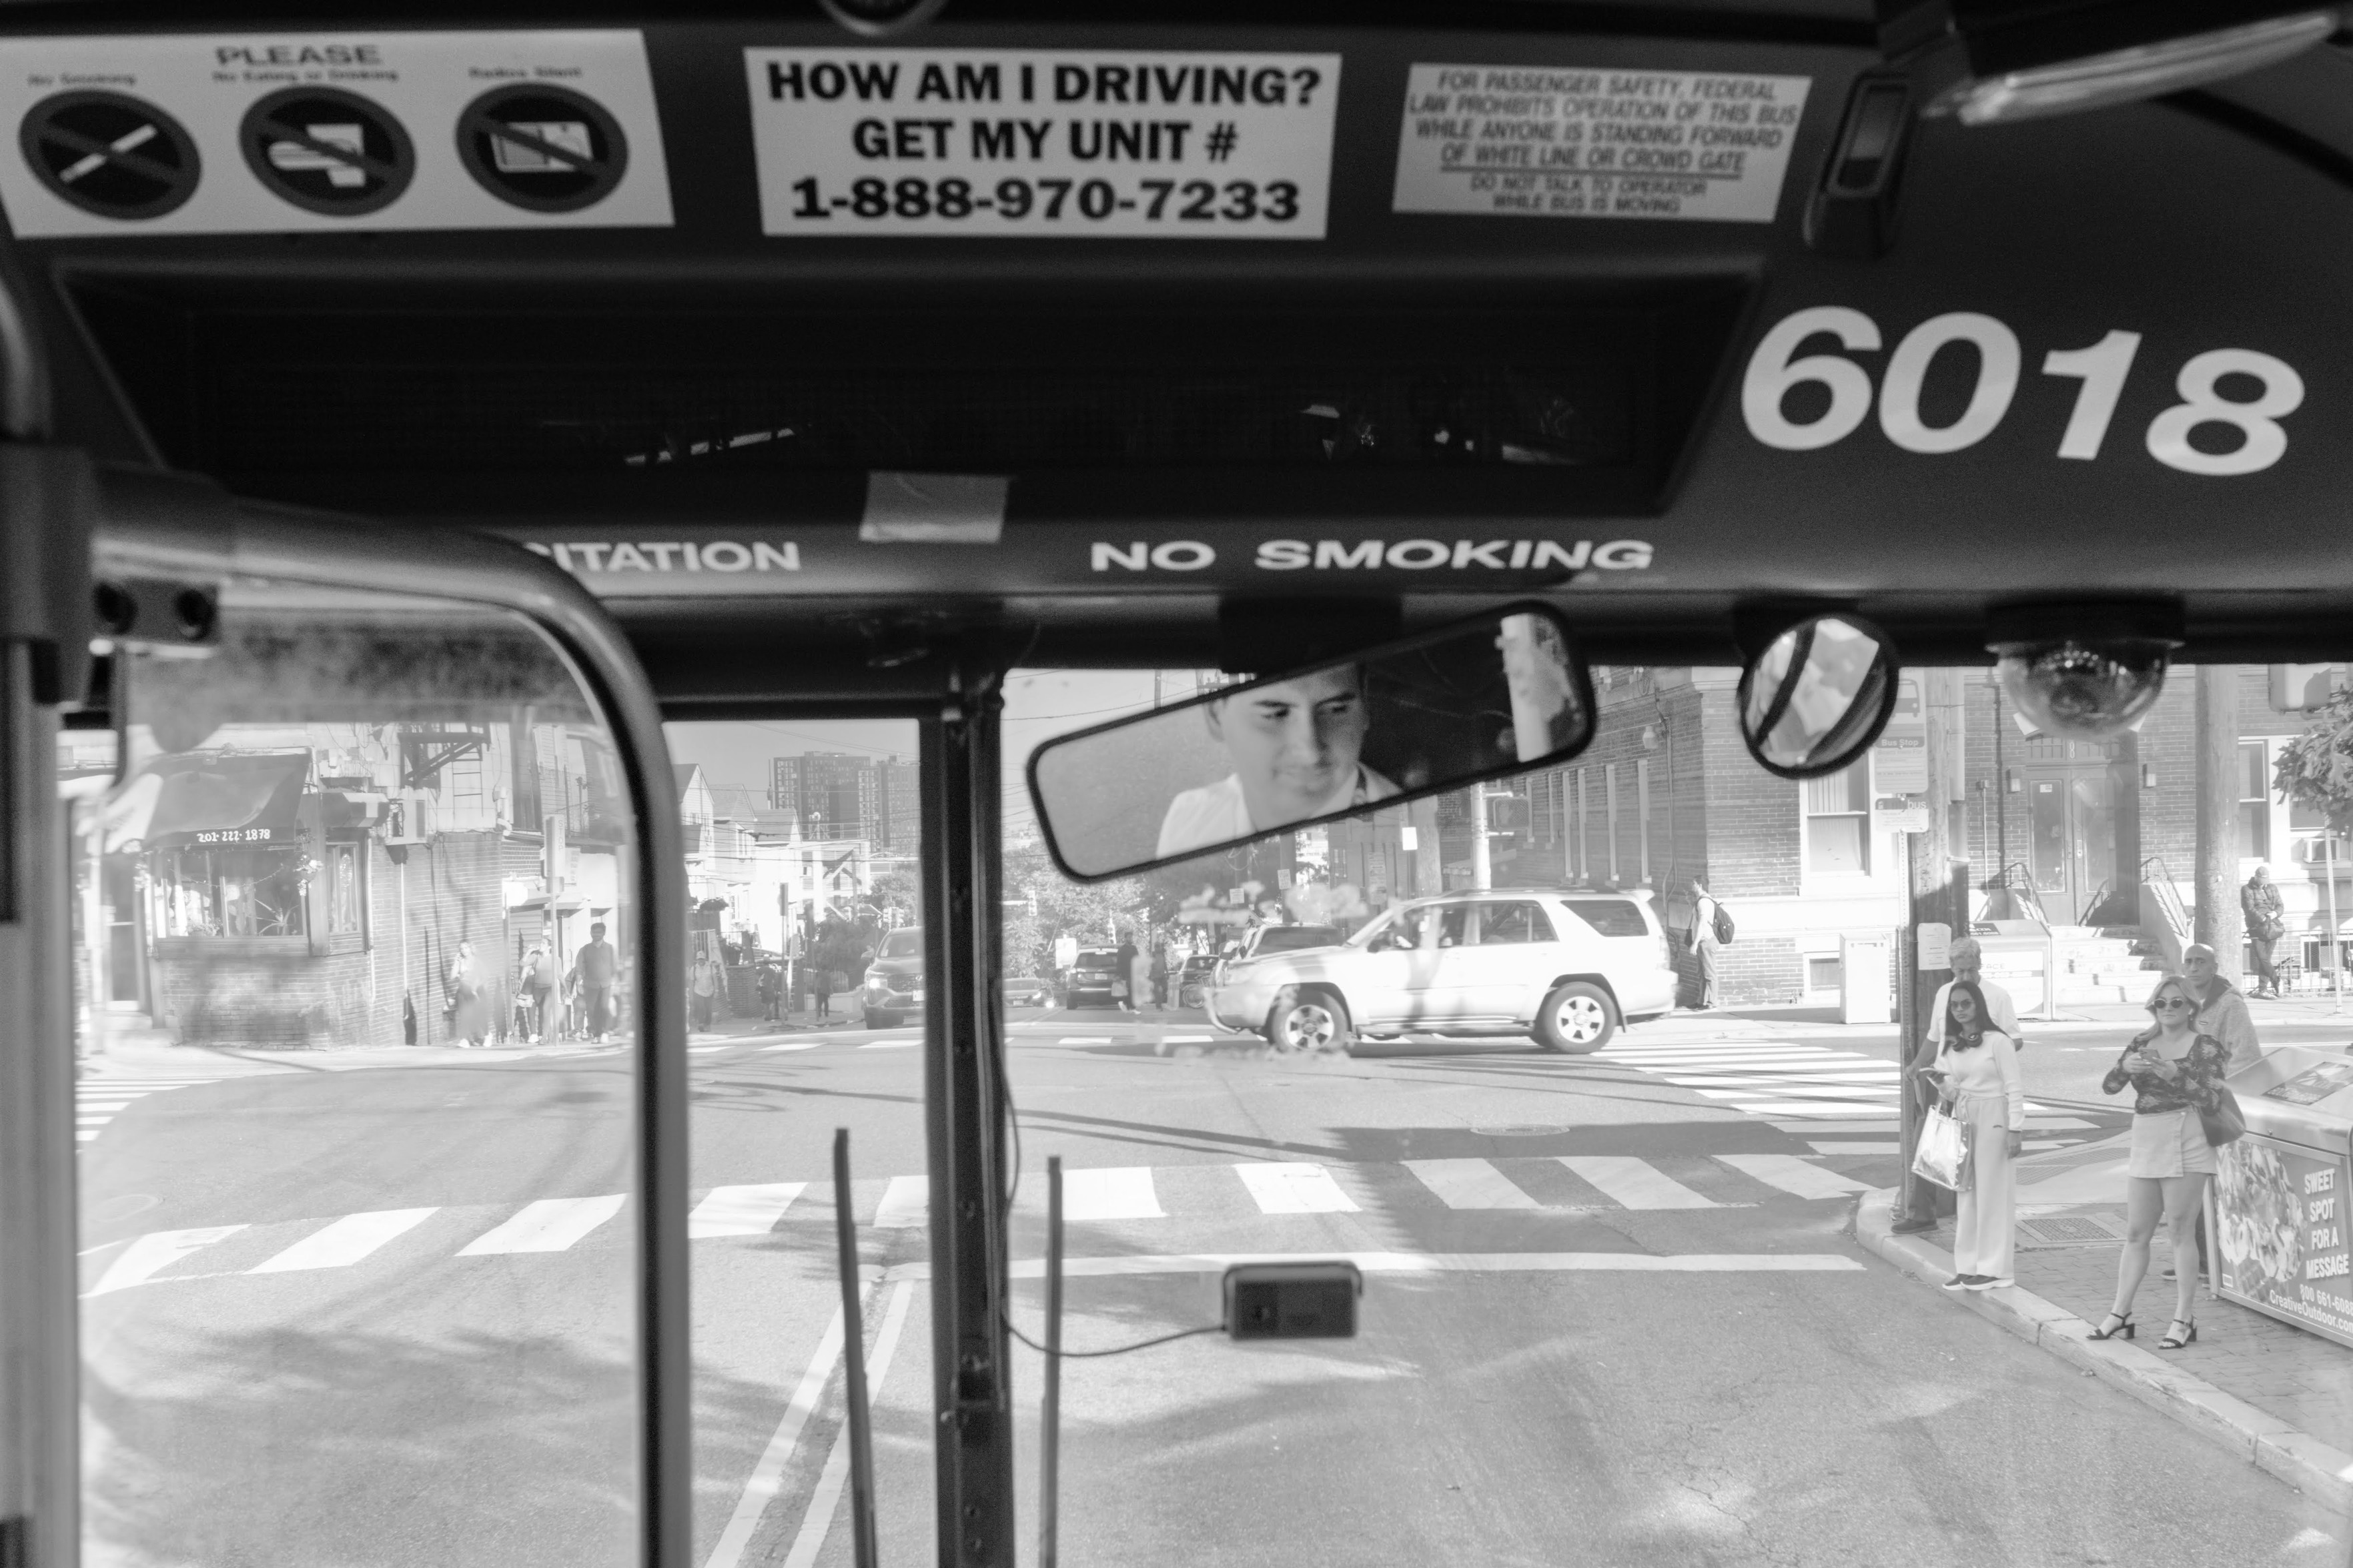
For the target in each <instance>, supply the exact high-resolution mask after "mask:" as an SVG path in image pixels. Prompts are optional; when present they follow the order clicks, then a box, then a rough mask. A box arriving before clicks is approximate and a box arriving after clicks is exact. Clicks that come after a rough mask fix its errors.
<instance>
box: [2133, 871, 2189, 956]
mask: <svg viewBox="0 0 2353 1568" xmlns="http://www.w3.org/2000/svg"><path fill="white" fill-rule="evenodd" d="M2140 880H2141V886H2142V887H2144V888H2149V889H2155V891H2156V894H2157V907H2158V910H2159V911H2160V912H2161V913H2163V915H2164V916H2165V925H2166V929H2167V930H2168V931H2171V932H2172V933H2173V937H2174V941H2175V942H2177V943H2186V942H2189V929H2190V928H2189V909H2188V908H2187V907H2186V906H2185V905H2184V904H2183V903H2182V901H2181V889H2180V886H2179V884H2178V883H2176V882H2175V881H2174V879H2173V868H2171V867H2169V866H2168V865H2167V864H2166V863H2165V857H2164V856H2162V855H2152V856H2150V857H2149V858H2147V859H2146V860H2143V861H2142V862H2141V863H2140Z"/></svg>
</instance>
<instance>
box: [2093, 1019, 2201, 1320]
mask: <svg viewBox="0 0 2353 1568" xmlns="http://www.w3.org/2000/svg"><path fill="white" fill-rule="evenodd" d="M2148 1010H2149V1011H2150V1012H2151V1013H2153V1014H2155V1015H2156V1016H2157V1027H2155V1028H2153V1029H2150V1030H2148V1031H2147V1032H2146V1033H2144V1034H2141V1035H2139V1036H2137V1037H2135V1038H2134V1040H2133V1042H2132V1044H2130V1045H2128V1046H2126V1047H2125V1050H2124V1055H2122V1056H2120V1057H2118V1058H2116V1066H2115V1067H2113V1068H2109V1069H2108V1076H2107V1078H2106V1079H2104V1080H2103V1081H2102V1082H2101V1084H2100V1088H2101V1090H2102V1091H2103V1092H2104V1093H2107V1094H2116V1093H2119V1092H2121V1091H2122V1090H2123V1089H2124V1087H2125V1085H2126V1084H2130V1085H2132V1086H2133V1088H2134V1089H2137V1090H2138V1093H2137V1096H2136V1098H2135V1100H2134V1103H2133V1131H2132V1158H2131V1160H2130V1161H2129V1162H2128V1163H2126V1166H2125V1175H2126V1182H2125V1188H2126V1209H2125V1249H2124V1255H2123V1256H2122V1257H2121V1258H2117V1259H2116V1305H2115V1306H2113V1307H2111V1308H2110V1309H2109V1310H2108V1315H2107V1316H2106V1317H2105V1318H2103V1319H2101V1320H2100V1326H2099V1328H2098V1329H2097V1330H2096V1331H2094V1333H2093V1334H2092V1338H2094V1339H2095V1340H2105V1339H2107V1338H2109V1337H2111V1336H2113V1335H2117V1334H2121V1335H2123V1336H2124V1337H2125V1338H2126V1339H2131V1338H2132V1337H2133V1321H2132V1304H2133V1296H2134V1294H2135V1293H2136V1292H2137V1291H2138V1290H2139V1289H2140V1282H2141V1277H2142V1276H2143V1275H2145V1274H2147V1272H2148V1243H2149V1238H2150V1237H2153V1236H2155V1235H2156V1234H2157V1222H2158V1216H2159V1215H2162V1216H2163V1217H2164V1219H2165V1222H2166V1228H2167V1231H2168V1233H2169V1234H2170V1235H2171V1237H2172V1238H2173V1256H2174V1258H2176V1260H2177V1261H2178V1260H2181V1259H2187V1258H2195V1257H2196V1256H2197V1246H2198V1243H2197V1240H2196V1233H2197V1226H2198V1215H2199V1214H2200V1210H2201V1209H2202V1208H2203V1207H2204V1205H2205V1202H2206V1179H2207V1178H2208V1177H2209V1176H2211V1175H2212V1174H2213V1173H2214V1148H2213V1145H2211V1144H2210V1143H2208V1142H2206V1125H2205V1122H2204V1121H2202V1120H2201V1119H2200V1117H2199V1114H2198V1112H2199V1111H2200V1110H2212V1109H2213V1108H2214V1107H2215V1105H2216V1104H2217V1103H2218V1102H2219V1100H2220V1097H2219V1096H2218V1095H2217V1094H2216V1093H2215V1089H2216V1086H2217V1085H2219V1084H2221V1081H2222V1074H2223V1072H2224V1071H2225V1070H2226V1068H2227V1067H2228V1064H2229V1061H2230V1050H2229V1048H2228V1047H2225V1046H2224V1045H2223V1044H2222V1042H2221V1041H2220V1040H2217V1039H2215V1038H2214V1037H2212V1036H2211V1035H2201V1034H2200V1033H2199V1032H2198V1031H2197V1028H2196V1027H2195V1026H2194V1023H2193V1020H2195V1019H2196V1018H2197V1016H2198V998H2197V997H2196V995H2194V994H2192V993H2191V991H2190V989H2189V982H2188V981H2186V980H2184V979H2182V978H2181V977H2180V976H2179V975H2178V974H2168V975H2167V976H2166V977H2165V978H2164V979H2162V980H2160V981H2158V983H2157V989H2156V990H2155V991H2154V992H2152V993H2150V994H2149V998H2148ZM2176 1274H2177V1276H2178V1278H2176V1279H2175V1280H2174V1282H2173V1322H2172V1323H2171V1325H2170V1326H2168V1328H2167V1330H2166V1331H2165V1337H2164V1338H2163V1339H2161V1340H2159V1341H2158V1342H2157V1348H2158V1349H2159V1350H2161V1351H2170V1350H2179V1349H2180V1348H2181V1347H2182V1346H2183V1345H2186V1344H2189V1342H2191V1341H2193V1340H2195V1339H2197V1337H2198V1321H2197V1320H2196V1318H2195V1317H2193V1316H2192V1315H2191V1314H2193V1313H2194V1312H2195V1311H2196V1310H2197V1295H2198V1270H2196V1269H2195V1268H2178V1269H2177V1270H2176Z"/></svg>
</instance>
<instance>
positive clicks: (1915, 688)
mask: <svg viewBox="0 0 2353 1568" xmlns="http://www.w3.org/2000/svg"><path fill="white" fill-rule="evenodd" d="M1871 763H1872V787H1873V788H1874V789H1876V790H1878V791H1879V793H1881V794H1882V795H1925V794H1926V792H1927V788H1928V716H1927V713H1926V710H1924V709H1923V708H1922V707H1921V705H1920V685H1919V682H1917V681H1914V680H1903V681H1898V682H1897V683H1896V687H1895V709H1894V711H1893V712H1892V713H1890V714H1889V715H1888V716H1887V728H1886V729H1884V730H1882V731H1880V732H1879V740H1878V742H1877V743H1876V744H1874V745H1873V747H1872V748H1871ZM1904 831H1905V832H1909V833H1925V832H1926V831H1927V825H1926V823H1923V824H1922V825H1921V826H1918V827H1913V828H1906V829H1905V830H1904Z"/></svg>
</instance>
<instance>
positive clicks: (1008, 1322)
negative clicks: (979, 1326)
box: [998, 1313, 1226, 1361]
mask: <svg viewBox="0 0 2353 1568" xmlns="http://www.w3.org/2000/svg"><path fill="white" fill-rule="evenodd" d="M998 1315H999V1316H1000V1317H1002V1316H1003V1314H1002V1313H1000V1314H998ZM1005 1331H1006V1332H1007V1333H1008V1334H1011V1335H1012V1336H1013V1337H1014V1338H1015V1339H1017V1340H1019V1341H1020V1342H1022V1343H1023V1344H1025V1345H1028V1346H1029V1348H1030V1349H1031V1350H1033V1351H1036V1352H1038V1353H1039V1355H1050V1356H1054V1357H1057V1358H1059V1359H1060V1360H1062V1361H1091V1360H1092V1359H1093V1358H1094V1357H1096V1356H1105V1355H1125V1354H1126V1353H1127V1352H1130V1351H1143V1350H1150V1349H1151V1348H1152V1347H1153V1346H1154V1345H1165V1344H1167V1343H1169V1342H1171V1341H1174V1340H1189V1339H1191V1338H1192V1337H1193V1336H1194V1335H1196V1334H1222V1333H1224V1332H1225V1331H1226V1325H1225V1324H1223V1323H1210V1324H1208V1325H1207V1326H1205V1327H1202V1328H1198V1329H1179V1330H1177V1331H1176V1332H1175V1333H1173V1334H1160V1335H1156V1336H1155V1337H1154V1338H1152V1339H1148V1340H1138V1341H1136V1342H1134V1344H1132V1345H1113V1347H1112V1348H1111V1349H1109V1350H1107V1351H1050V1350H1048V1349H1047V1348H1046V1347H1045V1346H1044V1345H1041V1344H1039V1342H1037V1341H1036V1340H1033V1339H1031V1338H1030V1337H1029V1335H1028V1334H1025V1333H1023V1332H1022V1331H1020V1330H1019V1329H1017V1328H1015V1327H1014V1326H1013V1320H1012V1319H1011V1318H1006V1319H1005Z"/></svg>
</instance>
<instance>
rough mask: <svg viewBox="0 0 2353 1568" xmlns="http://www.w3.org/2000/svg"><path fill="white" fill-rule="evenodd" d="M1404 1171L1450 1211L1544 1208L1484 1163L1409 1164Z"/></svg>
mask: <svg viewBox="0 0 2353 1568" xmlns="http://www.w3.org/2000/svg"><path fill="white" fill-rule="evenodd" d="M1405 1168H1406V1169H1407V1170H1409V1171H1411V1172H1412V1173H1414V1174H1415V1175H1416V1176H1419V1178H1421V1184H1422V1185H1423V1186H1425V1187H1428V1188H1429V1189H1430V1191H1431V1192H1433V1193H1436V1194H1438V1199H1439V1201H1440V1203H1442V1204H1444V1205H1446V1206H1447V1207H1448V1208H1451V1209H1534V1208H1542V1207H1543V1206H1544V1205H1542V1204H1540V1203H1538V1202H1536V1201H1535V1199H1534V1198H1532V1197H1530V1196H1528V1194H1525V1193H1524V1192H1522V1191H1521V1190H1520V1189H1519V1187H1518V1186H1517V1185H1515V1184H1514V1183H1513V1181H1512V1179H1511V1178H1510V1177H1509V1176H1506V1175H1505V1174H1504V1173H1503V1172H1501V1171H1499V1170H1497V1169H1496V1168H1495V1167H1494V1165H1493V1163H1490V1162H1488V1161H1485V1160H1408V1161H1407V1162H1406V1163H1405Z"/></svg>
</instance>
